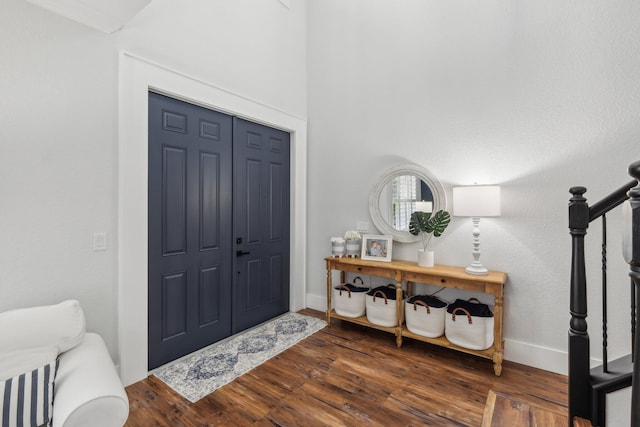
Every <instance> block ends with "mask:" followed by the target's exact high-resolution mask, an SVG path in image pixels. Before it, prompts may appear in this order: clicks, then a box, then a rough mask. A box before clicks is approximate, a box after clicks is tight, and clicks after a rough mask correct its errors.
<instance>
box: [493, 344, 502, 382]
mask: <svg viewBox="0 0 640 427" xmlns="http://www.w3.org/2000/svg"><path fill="white" fill-rule="evenodd" d="M501 347H502V348H504V340H502V345H501ZM502 357H503V352H502V351H498V350H497V349H496V351H495V353H493V373H494V374H496V377H499V376H500V374H502Z"/></svg>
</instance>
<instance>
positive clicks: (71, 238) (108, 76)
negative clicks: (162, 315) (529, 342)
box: [0, 0, 117, 354]
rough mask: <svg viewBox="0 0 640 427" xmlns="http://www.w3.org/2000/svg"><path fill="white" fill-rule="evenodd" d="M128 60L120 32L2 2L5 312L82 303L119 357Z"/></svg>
mask: <svg viewBox="0 0 640 427" xmlns="http://www.w3.org/2000/svg"><path fill="white" fill-rule="evenodd" d="M116 61H117V52H116V50H115V48H114V44H113V41H112V40H111V38H110V37H109V36H108V35H105V34H102V33H99V32H97V31H95V30H91V29H89V28H88V27H84V26H82V25H80V24H76V23H74V22H71V21H69V20H68V19H65V18H62V17H59V16H57V15H54V14H52V13H50V12H47V11H45V10H44V9H41V8H39V7H37V6H33V5H31V4H29V3H27V2H25V1H21V0H2V1H1V2H0V117H2V119H1V120H0V123H1V125H0V145H1V146H2V155H0V311H4V310H7V309H11V308H16V307H24V306H32V305H39V304H51V303H57V302H59V301H61V300H64V299H67V298H74V299H77V300H79V301H80V302H81V304H82V306H83V307H84V308H85V310H86V317H87V327H88V328H89V329H91V330H93V331H97V332H100V333H101V334H102V335H103V336H104V337H105V340H106V341H107V342H108V343H109V345H110V348H111V350H112V353H113V354H115V342H116V333H115V331H116V322H117V319H116V317H115V316H114V314H115V312H116V300H115V297H116V295H115V294H116V287H115V282H116V262H115V260H116V258H115V254H116V247H115V244H116V242H115V240H114V236H115V235H116V212H117V210H116V203H115V202H116V193H115V191H116V190H115V189H116V170H117V169H116V166H117V165H116V157H117V152H116V144H115V142H116V136H117V121H116V114H117V110H116V101H117V62H116ZM94 231H99V232H106V233H107V242H108V249H107V250H106V251H103V252H93V251H92V235H93V232H94Z"/></svg>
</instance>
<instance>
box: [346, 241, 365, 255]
mask: <svg viewBox="0 0 640 427" xmlns="http://www.w3.org/2000/svg"><path fill="white" fill-rule="evenodd" d="M361 242H362V239H347V240H346V247H347V257H349V258H357V257H359V256H360V244H361Z"/></svg>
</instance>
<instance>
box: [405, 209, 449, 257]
mask: <svg viewBox="0 0 640 427" xmlns="http://www.w3.org/2000/svg"><path fill="white" fill-rule="evenodd" d="M450 221H451V214H449V212H447V211H444V210H439V211H438V212H436V213H434V214H433V215H431V212H419V211H418V212H414V213H412V214H411V219H410V220H409V232H410V233H411V234H413V235H414V236H418V235H419V236H420V237H421V238H422V249H419V250H418V265H419V266H421V267H433V265H434V261H433V251H428V250H427V246H428V244H429V241H430V239H431V234H433V236H434V237H440V236H441V235H442V233H444V230H446V228H447V226H448V225H449V222H450Z"/></svg>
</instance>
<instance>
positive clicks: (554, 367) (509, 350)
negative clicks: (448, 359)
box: [307, 294, 568, 375]
mask: <svg viewBox="0 0 640 427" xmlns="http://www.w3.org/2000/svg"><path fill="white" fill-rule="evenodd" d="M307 308H311V309H314V310H320V311H326V310H327V297H326V296H325V295H314V294H307ZM504 342H505V343H504V348H505V351H504V359H505V360H509V361H511V362H516V363H521V364H523V365H527V366H532V367H534V368H538V369H543V370H545V371H549V372H555V373H557V374H562V375H567V368H568V362H567V361H568V356H567V352H566V351H559V350H555V349H552V348H547V347H542V346H538V345H534V344H529V343H525V342H522V341H516V340H511V339H508V338H505V340H504Z"/></svg>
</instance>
